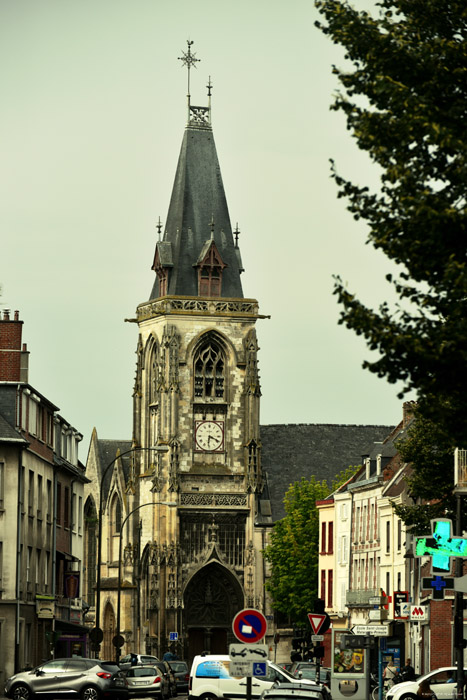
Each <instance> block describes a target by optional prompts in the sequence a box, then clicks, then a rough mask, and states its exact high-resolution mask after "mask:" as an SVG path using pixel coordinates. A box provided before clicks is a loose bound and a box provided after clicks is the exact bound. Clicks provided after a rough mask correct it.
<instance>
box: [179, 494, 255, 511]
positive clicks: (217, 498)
mask: <svg viewBox="0 0 467 700" xmlns="http://www.w3.org/2000/svg"><path fill="white" fill-rule="evenodd" d="M180 505H181V506H209V507H216V506H217V507H218V508H226V507H235V508H246V507H247V506H248V496H247V494H245V493H200V492H198V491H196V492H195V493H182V494H180Z"/></svg>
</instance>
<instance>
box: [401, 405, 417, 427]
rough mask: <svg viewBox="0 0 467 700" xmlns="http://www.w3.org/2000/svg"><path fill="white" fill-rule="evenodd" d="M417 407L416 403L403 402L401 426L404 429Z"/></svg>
mask: <svg viewBox="0 0 467 700" xmlns="http://www.w3.org/2000/svg"><path fill="white" fill-rule="evenodd" d="M416 407H417V402H416V401H404V403H403V405H402V426H403V427H404V428H405V426H406V425H407V423H409V422H410V421H411V420H412V418H413V414H414V410H415V408H416Z"/></svg>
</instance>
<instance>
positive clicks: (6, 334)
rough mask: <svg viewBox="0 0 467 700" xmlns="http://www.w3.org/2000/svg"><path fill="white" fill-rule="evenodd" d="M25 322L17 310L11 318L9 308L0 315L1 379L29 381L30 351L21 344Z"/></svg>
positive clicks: (5, 380) (4, 380)
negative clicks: (21, 319)
mask: <svg viewBox="0 0 467 700" xmlns="http://www.w3.org/2000/svg"><path fill="white" fill-rule="evenodd" d="M22 332H23V322H22V321H20V320H19V313H18V311H15V313H14V317H13V318H10V311H9V309H5V310H4V312H3V316H0V381H2V382H27V381H28V360H29V357H28V356H29V353H28V351H27V349H26V345H22V344H21V335H22Z"/></svg>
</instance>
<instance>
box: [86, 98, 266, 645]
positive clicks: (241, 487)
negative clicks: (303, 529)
mask: <svg viewBox="0 0 467 700" xmlns="http://www.w3.org/2000/svg"><path fill="white" fill-rule="evenodd" d="M188 108H189V119H188V124H187V127H186V130H185V133H184V137H183V143H182V147H181V151H180V157H179V161H178V166H177V171H176V175H175V182H174V187H173V192H172V197H171V202H170V207H169V212H168V216H167V223H166V226H165V231H164V235H163V236H161V231H160V227H159V240H158V241H157V244H156V249H155V255H154V262H153V270H154V271H155V282H154V286H153V289H152V292H151V295H150V299H149V300H148V301H147V302H144V303H142V304H140V305H139V306H138V308H137V311H136V318H135V319H131V320H132V321H134V322H135V323H136V324H137V326H138V344H137V367H136V379H135V384H134V393H133V397H134V398H133V400H134V411H133V434H132V440H131V443H129V442H126V443H121V444H120V443H117V442H116V443H115V444H114V445H105V448H106V449H105V450H104V451H103V446H102V444H100V441H99V440H98V438H97V433H94V435H93V439H92V441H91V447H90V451H89V457H88V464H87V476H88V478H90V479H91V480H92V483H91V485H90V486H89V488H88V489H87V491H88V493H87V499H86V506H85V516H86V517H85V521H86V523H88V533H87V537H86V543H85V546H86V550H85V557H86V559H87V562H88V563H87V567H88V568H87V572H86V574H85V580H86V582H87V596H88V598H89V599H90V601H91V602H92V603H94V606H93V609H94V610H96V606H95V603H96V598H97V596H99V603H98V605H97V608H98V610H97V612H98V614H99V618H100V619H99V620H96V619H94V624H95V626H96V627H97V628H100V629H102V630H103V639H102V640H100V638H99V636H98V637H97V638H96V639H95V642H97V647H99V645H100V649H99V650H100V651H101V656H102V657H103V658H104V657H105V658H112V657H114V656H115V649H114V648H113V647H114V646H116V647H117V649H120V654H121V655H123V654H125V653H127V652H129V651H130V650H131V651H135V650H136V651H144V652H146V653H151V654H155V655H157V656H159V657H161V656H162V654H163V653H164V651H166V650H167V649H168V647H169V645H170V643H171V640H174V641H176V643H177V645H178V646H177V647H176V648H177V652H178V655H179V656H180V657H181V658H191V657H192V656H193V655H194V654H196V653H200V652H202V651H204V650H209V651H211V652H213V653H216V652H217V653H221V652H222V653H225V652H226V651H227V649H228V643H229V642H230V641H233V639H234V638H233V633H232V620H233V617H234V616H235V614H236V613H237V612H238V611H239V610H241V609H243V608H245V607H255V608H259V609H261V610H263V611H264V612H265V611H266V608H265V606H266V601H265V592H264V566H263V562H262V557H261V556H260V555H259V552H260V551H261V549H262V548H263V547H264V544H265V525H266V526H267V525H268V523H270V522H271V518H270V517H268V514H267V508H264V504H263V507H262V508H261V506H260V502H259V494H261V492H262V491H263V485H264V484H263V474H262V467H261V440H260V434H259V401H260V393H261V392H260V383H259V375H258V359H257V354H258V344H257V338H256V330H255V324H256V321H257V319H258V317H259V310H258V303H257V301H256V300H254V299H246V298H244V296H243V292H242V285H241V280H240V275H241V272H242V269H243V268H242V261H241V256H240V251H239V248H238V231H236V232H233V231H232V227H231V223H230V217H229V212H228V207H227V202H226V197H225V192H224V187H223V183H222V177H221V173H220V168H219V163H218V159H217V153H216V147H215V143H214V137H213V132H212V127H211V109H210V105H209V106H208V107H194V106H192V105H191V104H190V98H189V104H188ZM106 450H107V451H106ZM119 454H121V457H118V455H119ZM114 458H116V459H115V461H114V464H113V468H112V470H111V472H110V471H109V470H108V469H107V466H108V464H109V463H110V461H113V460H114ZM104 471H107V473H105V474H104ZM99 510H101V513H99ZM261 510H263V511H265V513H266V514H264V513H261V512H260V511H261ZM99 516H100V517H101V518H102V534H101V545H100V550H101V551H100V560H101V568H100V581H98V582H96V581H95V580H93V570H94V569H95V567H97V566H98V565H99V562H98V559H99V553H98V549H99V547H97V548H96V536H97V529H96V522H97V521H98V519H99ZM120 535H121V541H120ZM97 544H99V543H97ZM96 585H97V586H98V589H99V590H96ZM99 608H100V610H99ZM88 619H92V610H91V616H88ZM118 638H120V639H118ZM116 642H117V644H116ZM120 644H121V645H122V646H121V647H120ZM102 645H103V647H104V648H103V649H102ZM95 646H96V644H95ZM95 650H97V648H96V649H95ZM117 654H118V652H117Z"/></svg>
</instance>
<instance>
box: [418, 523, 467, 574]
mask: <svg viewBox="0 0 467 700" xmlns="http://www.w3.org/2000/svg"><path fill="white" fill-rule="evenodd" d="M451 531H452V521H451V520H447V519H445V518H439V519H438V520H432V521H431V532H432V536H431V537H429V536H428V537H427V536H424V537H418V536H416V537H415V556H416V557H425V556H431V557H432V568H433V571H449V570H450V568H451V562H450V557H467V538H466V537H453V536H452V535H451Z"/></svg>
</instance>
